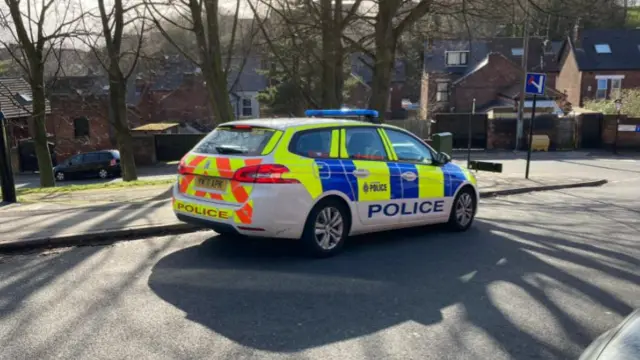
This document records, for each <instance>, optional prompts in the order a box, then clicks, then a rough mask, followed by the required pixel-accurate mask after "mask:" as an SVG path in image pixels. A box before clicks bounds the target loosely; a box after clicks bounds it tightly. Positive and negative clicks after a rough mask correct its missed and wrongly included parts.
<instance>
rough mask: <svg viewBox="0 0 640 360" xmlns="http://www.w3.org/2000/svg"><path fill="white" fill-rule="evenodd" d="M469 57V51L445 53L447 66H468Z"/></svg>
mask: <svg viewBox="0 0 640 360" xmlns="http://www.w3.org/2000/svg"><path fill="white" fill-rule="evenodd" d="M468 57H469V52H468V51H448V52H446V53H445V60H446V62H447V66H464V65H467V62H468Z"/></svg>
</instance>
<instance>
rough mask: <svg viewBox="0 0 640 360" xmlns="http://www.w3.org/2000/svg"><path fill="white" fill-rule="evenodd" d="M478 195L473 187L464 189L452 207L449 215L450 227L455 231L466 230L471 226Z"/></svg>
mask: <svg viewBox="0 0 640 360" xmlns="http://www.w3.org/2000/svg"><path fill="white" fill-rule="evenodd" d="M476 201H477V200H476V196H475V193H474V191H473V189H471V188H469V187H467V188H464V189H462V190H461V191H460V192H459V193H458V195H457V196H456V198H455V200H454V201H453V206H452V207H451V215H449V227H450V228H451V229H452V230H455V231H465V230H467V229H469V228H470V227H471V224H472V223H473V219H474V217H475V215H476V207H477V204H476Z"/></svg>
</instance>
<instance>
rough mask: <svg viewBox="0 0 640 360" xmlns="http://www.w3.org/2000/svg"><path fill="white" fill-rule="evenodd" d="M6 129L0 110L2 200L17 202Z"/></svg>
mask: <svg viewBox="0 0 640 360" xmlns="http://www.w3.org/2000/svg"><path fill="white" fill-rule="evenodd" d="M7 138H8V137H7V130H6V127H5V118H4V114H3V113H2V111H0V182H2V200H4V201H6V202H8V203H15V202H17V201H18V200H17V198H16V187H15V183H14V182H13V171H12V170H11V153H10V152H9V146H8V145H9V143H8V142H7Z"/></svg>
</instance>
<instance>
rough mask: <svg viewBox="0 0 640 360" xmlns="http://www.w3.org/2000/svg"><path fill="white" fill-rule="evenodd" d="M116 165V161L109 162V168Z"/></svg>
mask: <svg viewBox="0 0 640 360" xmlns="http://www.w3.org/2000/svg"><path fill="white" fill-rule="evenodd" d="M117 164H118V163H117V162H116V159H111V161H110V162H109V165H110V166H116V165H117Z"/></svg>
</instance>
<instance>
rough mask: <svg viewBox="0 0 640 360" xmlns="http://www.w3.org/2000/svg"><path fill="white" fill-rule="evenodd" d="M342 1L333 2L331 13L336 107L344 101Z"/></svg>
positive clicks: (340, 105)
mask: <svg viewBox="0 0 640 360" xmlns="http://www.w3.org/2000/svg"><path fill="white" fill-rule="evenodd" d="M342 10H343V9H342V0H335V8H334V12H333V22H334V24H333V32H334V34H333V38H334V41H335V44H334V45H333V48H334V54H333V56H334V58H333V60H334V64H335V67H334V70H333V71H334V74H335V75H334V76H335V80H334V86H335V97H336V103H337V104H336V105H338V106H339V107H342V104H343V103H344V99H343V96H342V89H343V87H344V48H343V46H342V32H343V30H342V20H343V19H342ZM349 66H351V61H349Z"/></svg>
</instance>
